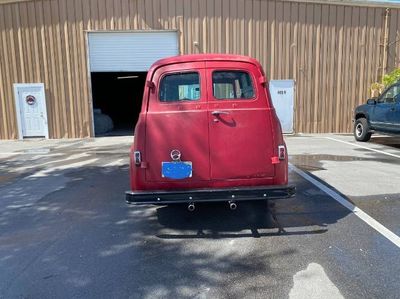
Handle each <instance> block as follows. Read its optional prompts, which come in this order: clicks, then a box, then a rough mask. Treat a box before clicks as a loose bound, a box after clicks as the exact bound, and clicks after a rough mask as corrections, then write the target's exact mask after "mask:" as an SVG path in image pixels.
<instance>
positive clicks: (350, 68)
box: [0, 0, 400, 139]
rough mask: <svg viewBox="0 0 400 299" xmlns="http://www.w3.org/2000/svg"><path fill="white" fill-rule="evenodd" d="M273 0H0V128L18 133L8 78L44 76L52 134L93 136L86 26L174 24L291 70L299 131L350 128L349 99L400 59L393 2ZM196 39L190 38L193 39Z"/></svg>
mask: <svg viewBox="0 0 400 299" xmlns="http://www.w3.org/2000/svg"><path fill="white" fill-rule="evenodd" d="M385 10H386V9H385V7H369V6H365V7H363V6H349V5H336V4H325V3H314V2H301V1H297V2H295V1H278V0H169V1H164V0H118V1H113V0H31V1H23V2H15V3H5V4H0V138H1V139H15V138H17V137H18V136H17V135H18V133H17V132H18V130H17V122H16V111H15V104H14V94H13V86H12V85H13V83H37V82H43V83H44V84H45V88H46V100H47V110H48V111H47V114H48V120H49V133H50V137H51V138H82V137H89V136H91V132H92V128H91V125H92V120H91V117H92V116H91V115H92V113H91V111H92V107H91V106H92V104H91V95H90V92H91V91H90V82H89V74H88V57H87V44H86V43H87V41H86V39H87V36H86V31H91V30H162V29H166V30H167V29H168V30H170V29H174V30H178V33H179V35H180V36H179V41H180V52H181V53H182V54H190V53H234V54H243V55H250V56H253V57H255V58H256V59H258V60H259V61H260V62H261V63H262V65H263V67H264V69H265V71H266V74H267V76H268V78H269V79H294V80H295V81H296V93H295V109H296V111H295V130H296V132H306V133H312V132H315V133H322V132H350V131H351V117H352V109H354V107H355V106H356V105H358V104H360V103H362V102H364V101H365V100H366V98H368V96H369V90H368V87H369V85H370V84H371V83H372V82H374V81H377V80H379V79H380V76H381V74H382V67H383V65H384V63H383V57H384V55H383V51H387V71H390V70H392V69H393V68H395V67H400V9H396V8H390V11H389V13H390V14H389V21H388V33H389V34H388V38H389V41H388V45H387V46H386V47H385V46H384V45H383V42H384V32H385V31H384V25H385V20H384V18H385ZM195 42H197V44H195Z"/></svg>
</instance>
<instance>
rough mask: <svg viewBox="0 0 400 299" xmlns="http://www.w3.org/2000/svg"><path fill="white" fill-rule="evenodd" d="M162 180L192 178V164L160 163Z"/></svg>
mask: <svg viewBox="0 0 400 299" xmlns="http://www.w3.org/2000/svg"><path fill="white" fill-rule="evenodd" d="M161 175H162V177H163V178H168V179H173V180H182V179H186V178H191V177H192V162H161Z"/></svg>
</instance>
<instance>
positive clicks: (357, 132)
mask: <svg viewBox="0 0 400 299" xmlns="http://www.w3.org/2000/svg"><path fill="white" fill-rule="evenodd" d="M374 132H379V133H384V134H400V81H398V82H397V83H395V84H393V85H390V86H389V87H388V88H386V89H385V91H384V92H383V93H382V94H381V95H380V96H379V97H377V98H372V99H369V100H368V101H367V103H366V104H364V105H360V106H358V107H357V108H356V109H355V111H354V137H355V139H356V140H357V141H364V142H365V141H368V140H369V139H370V138H371V134H373V133H374Z"/></svg>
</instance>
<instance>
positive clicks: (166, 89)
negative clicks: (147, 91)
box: [159, 72, 200, 102]
mask: <svg viewBox="0 0 400 299" xmlns="http://www.w3.org/2000/svg"><path fill="white" fill-rule="evenodd" d="M159 96H160V101H161V102H176V101H196V100H199V99H200V76H199V74H198V73H196V72H192V73H174V74H168V75H166V76H164V77H163V78H162V79H161V83H160V94H159Z"/></svg>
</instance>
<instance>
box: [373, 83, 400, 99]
mask: <svg viewBox="0 0 400 299" xmlns="http://www.w3.org/2000/svg"><path fill="white" fill-rule="evenodd" d="M399 98H400V85H395V86H392V87H391V88H389V89H388V90H387V91H386V92H385V93H384V94H383V95H382V97H381V98H380V99H379V101H378V102H379V103H394V102H395V101H397V100H399Z"/></svg>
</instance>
